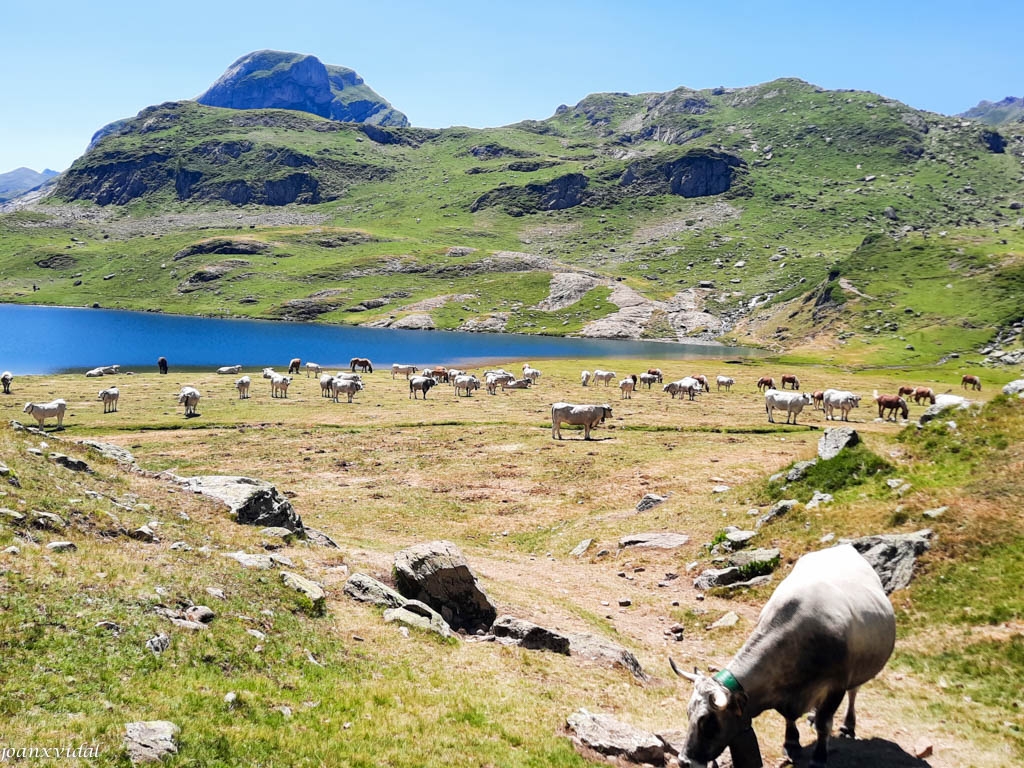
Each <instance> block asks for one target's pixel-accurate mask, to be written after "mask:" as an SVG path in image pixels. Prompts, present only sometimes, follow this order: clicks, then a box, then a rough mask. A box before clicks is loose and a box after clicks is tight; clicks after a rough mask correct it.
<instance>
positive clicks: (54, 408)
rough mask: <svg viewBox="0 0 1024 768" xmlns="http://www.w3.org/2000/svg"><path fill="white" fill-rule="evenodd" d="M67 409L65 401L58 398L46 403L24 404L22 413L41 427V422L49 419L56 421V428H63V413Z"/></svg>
mask: <svg viewBox="0 0 1024 768" xmlns="http://www.w3.org/2000/svg"><path fill="white" fill-rule="evenodd" d="M67 409H68V404H67V401H65V400H62V399H60V398H58V399H57V400H51V401H50V402H48V403H25V407H24V408H23V409H22V411H21V412H22V413H27V414H28V415H29V416H31V417H32V418H33V419H35V420H36V421H37V422H39V426H40V427H41V426H43V422H44V421H46V420H47V419H49V418H56V419H57V426H58V427H63V426H64V412H65V411H66V410H67Z"/></svg>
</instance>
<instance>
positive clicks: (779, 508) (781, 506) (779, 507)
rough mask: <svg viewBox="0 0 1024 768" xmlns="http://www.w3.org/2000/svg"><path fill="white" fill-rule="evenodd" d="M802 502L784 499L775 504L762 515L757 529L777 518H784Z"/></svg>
mask: <svg viewBox="0 0 1024 768" xmlns="http://www.w3.org/2000/svg"><path fill="white" fill-rule="evenodd" d="M799 503H800V502H799V501H797V500H796V499H782V500H781V501H777V502H775V503H774V504H773V505H772V506H771V508H770V509H769V510H768V512H766V513H765V514H764V515H762V516H761V517H760V518H759V519H758V521H757V527H758V528H760V527H761V526H762V525H764V524H765V523H770V522H771V521H772V520H774V519H775V518H777V517H782V516H783V515H785V514H786V513H787V512H790V511H792V510H793V508H794V507H795V506H797V505H798V504H799Z"/></svg>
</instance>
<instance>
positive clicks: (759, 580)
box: [724, 573, 772, 592]
mask: <svg viewBox="0 0 1024 768" xmlns="http://www.w3.org/2000/svg"><path fill="white" fill-rule="evenodd" d="M771 580H772V576H771V574H770V573H766V574H764V575H763V576H755V577H754V578H752V579H747V580H746V581H736V582H733V583H732V584H729V585H728V586H726V587H724V589H725V590H726V591H728V592H738V591H740V590H741V589H752V588H753V587H760V586H763V585H765V584H769V583H771Z"/></svg>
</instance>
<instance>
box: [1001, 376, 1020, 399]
mask: <svg viewBox="0 0 1024 768" xmlns="http://www.w3.org/2000/svg"><path fill="white" fill-rule="evenodd" d="M1022 392H1024V379H1017V380H1016V381H1011V382H1010V383H1009V384H1007V385H1006V386H1005V387H1003V394H1004V395H1009V396H1010V397H1013V396H1014V395H1019V394H1021V393H1022Z"/></svg>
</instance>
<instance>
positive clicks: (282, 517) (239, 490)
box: [182, 475, 303, 535]
mask: <svg viewBox="0 0 1024 768" xmlns="http://www.w3.org/2000/svg"><path fill="white" fill-rule="evenodd" d="M182 484H183V485H184V486H185V487H186V488H188V489H189V490H191V491H193V492H194V493H201V494H203V495H204V496H209V497H211V498H214V499H217V500H219V501H222V502H224V503H225V504H227V505H228V507H229V509H230V510H231V516H232V517H233V518H234V519H235V521H236V522H238V523H240V524H242V525H258V526H260V527H272V528H287V529H288V530H290V531H295V532H296V533H298V534H299V535H302V533H303V528H302V518H300V517H299V514H298V513H297V512H296V511H295V509H294V508H293V507H292V505H291V502H290V501H288V499H285V498H283V497H282V496H281V494H280V493H278V490H277V488H275V487H274V486H273V485H271V484H270V483H268V482H266V481H264V480H256V479H254V478H251V477H235V476H230V475H201V476H199V477H187V478H182Z"/></svg>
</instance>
